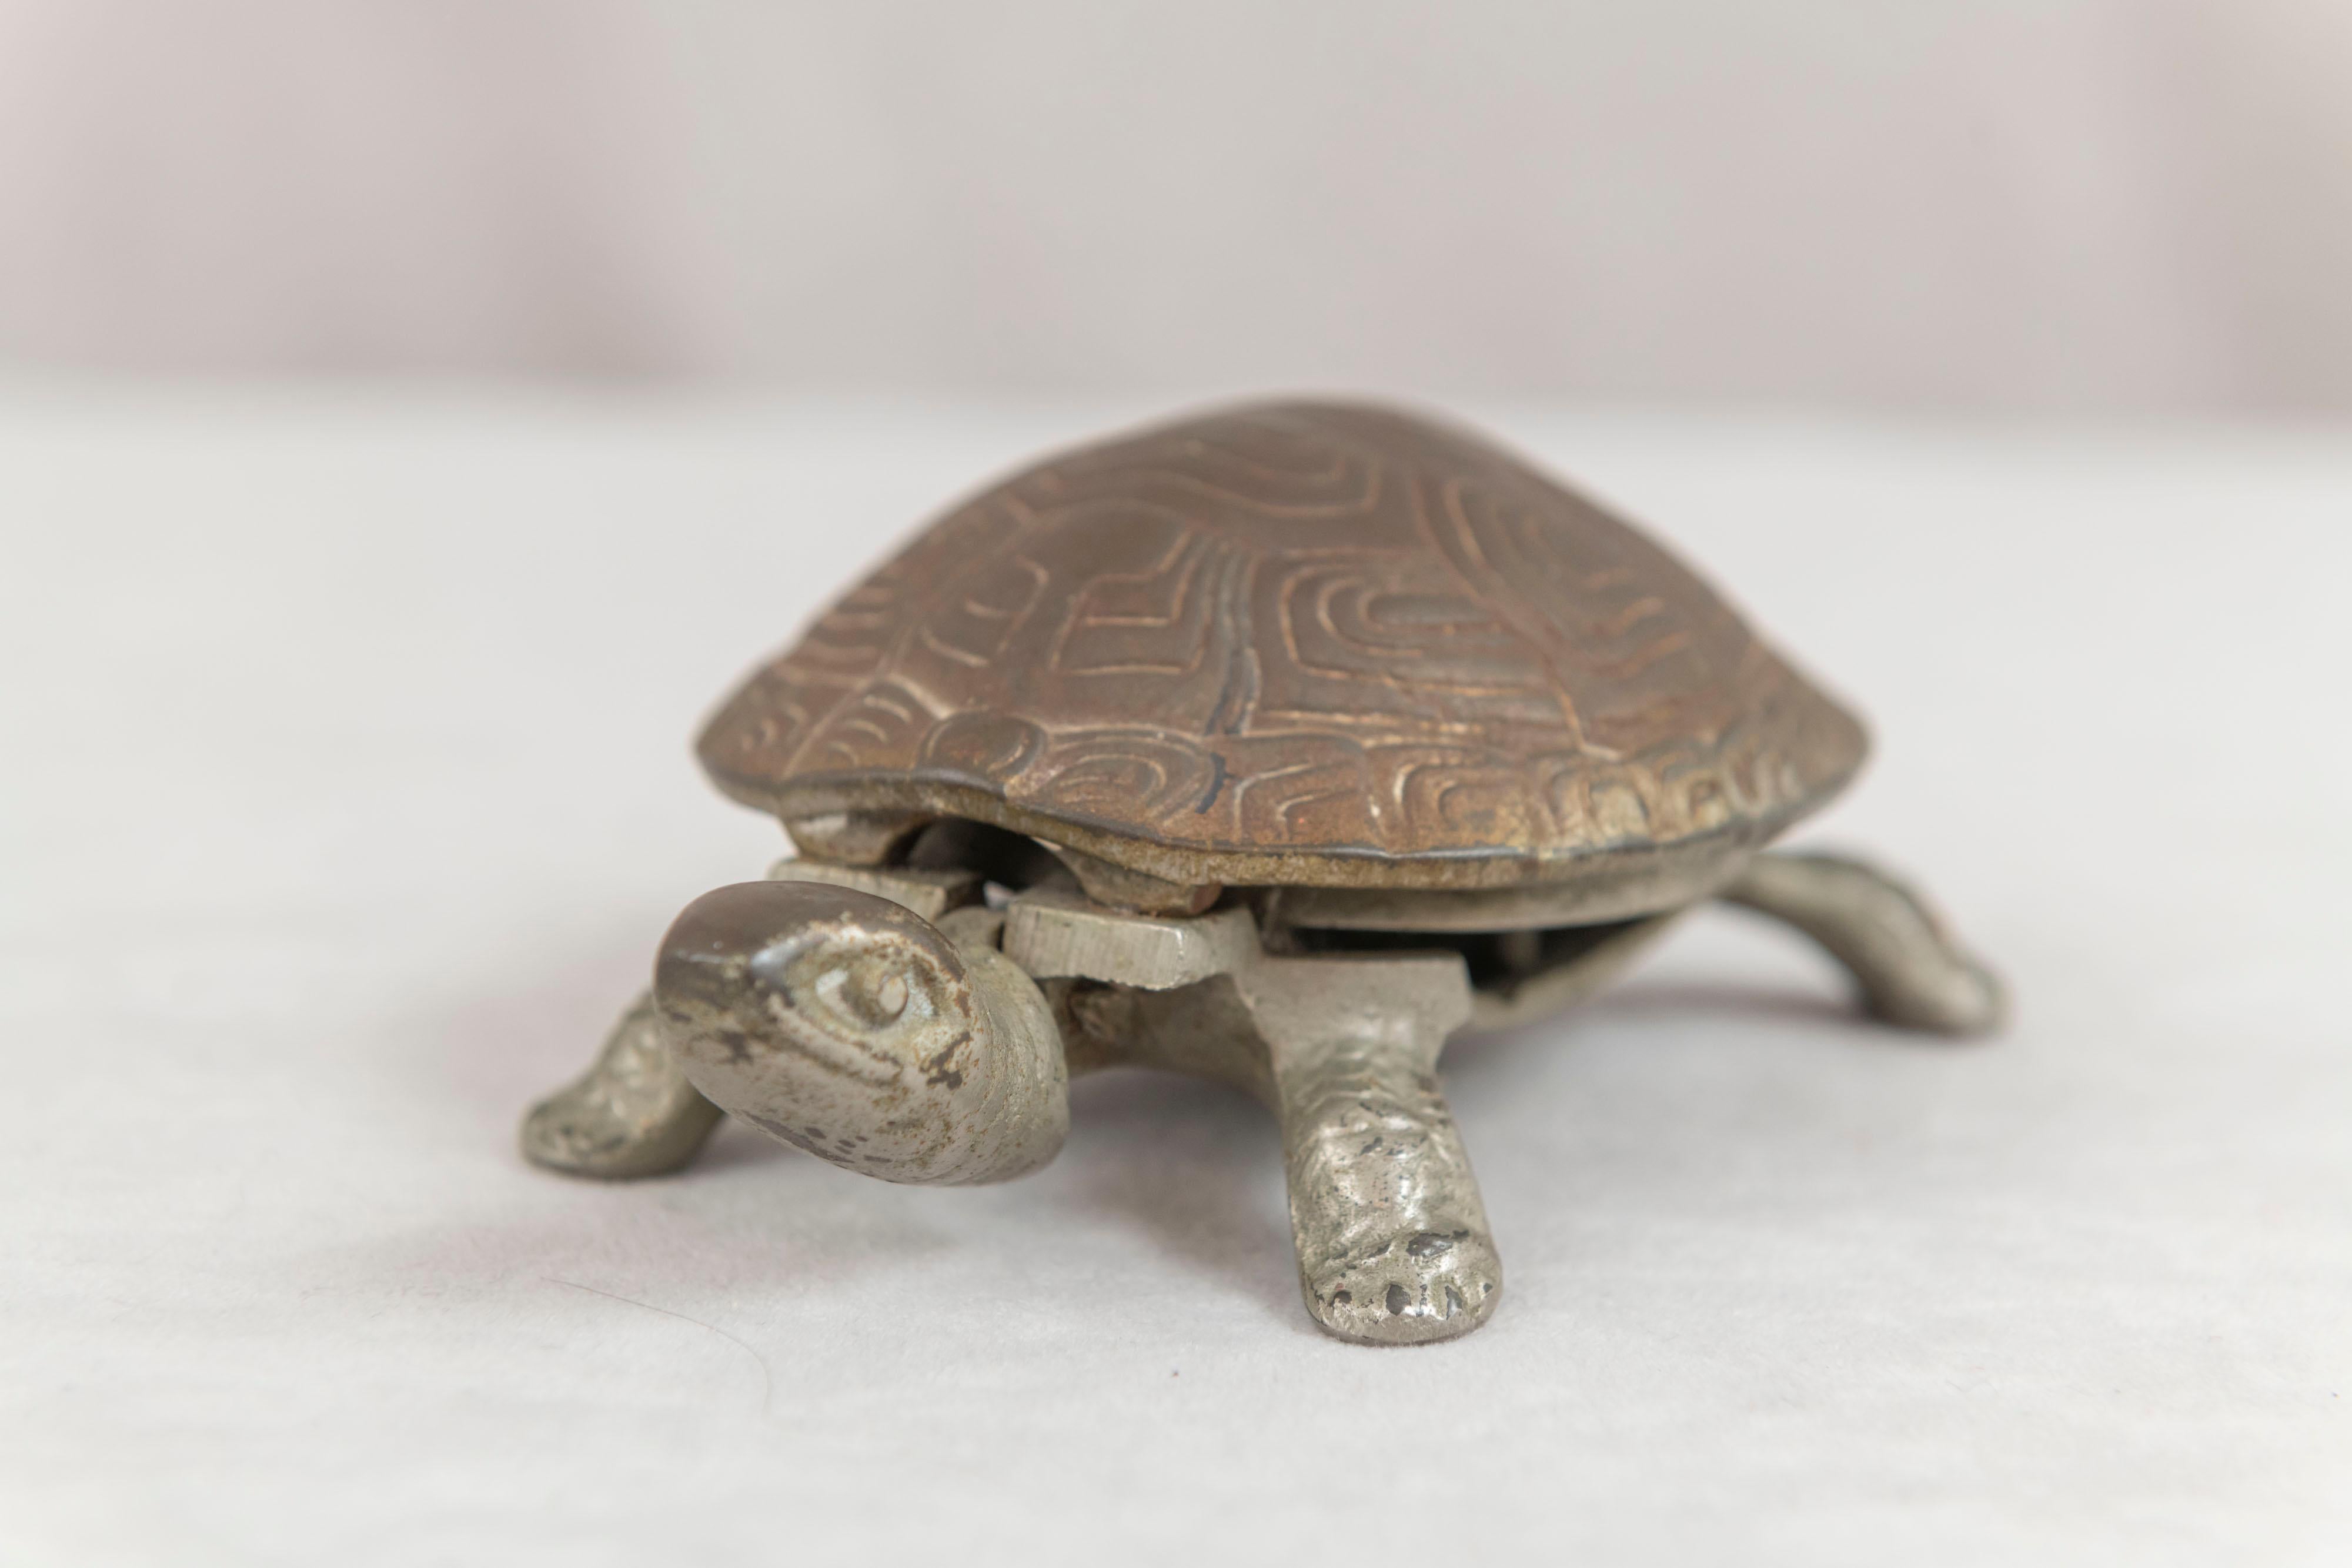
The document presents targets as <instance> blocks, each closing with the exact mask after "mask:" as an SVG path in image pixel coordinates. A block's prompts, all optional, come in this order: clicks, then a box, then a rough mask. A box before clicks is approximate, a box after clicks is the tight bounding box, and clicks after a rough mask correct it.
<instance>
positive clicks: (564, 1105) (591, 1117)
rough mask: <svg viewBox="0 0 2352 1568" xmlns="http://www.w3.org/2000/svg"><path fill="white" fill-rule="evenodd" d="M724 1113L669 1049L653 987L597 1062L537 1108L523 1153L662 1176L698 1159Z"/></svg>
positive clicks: (572, 1168)
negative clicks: (706, 1140)
mask: <svg viewBox="0 0 2352 1568" xmlns="http://www.w3.org/2000/svg"><path fill="white" fill-rule="evenodd" d="M719 1115H720V1112H719V1107H718V1106H716V1105H713V1104H712V1103H710V1102H709V1101H708V1100H706V1099H704V1098H703V1097H702V1095H701V1094H700V1093H699V1092H698V1091H697V1090H696V1089H695V1087H694V1085H693V1084H691V1083H689V1082H687V1079H686V1074H685V1073H684V1072H683V1071H680V1070H679V1068H678V1065H677V1059H676V1058H675V1057H673V1056H671V1055H670V1053H669V1051H668V1048H667V1045H666V1044H665V1043H664V1041H663V1040H662V1037H661V1020H660V1017H659V1015H658V1014H657V1013H656V1011H655V1009H654V998H653V993H651V992H650V991H648V992H647V993H646V994H645V995H644V996H641V997H639V998H637V999H636V1000H635V1002H632V1003H631V1004H630V1005H629V1010H628V1011H626V1012H625V1013H623V1014H622V1015H621V1021H620V1022H618V1023H616V1024H614V1026H613V1032H612V1033H611V1034H610V1035H608V1036H606V1037H605V1040H604V1050H603V1051H599V1052H598V1053H597V1055H596V1061H595V1064H594V1065H593V1066H592V1067H590V1068H589V1069H588V1071H586V1072H585V1073H583V1074H582V1075H581V1076H580V1077H579V1078H578V1079H577V1080H575V1081H574V1082H571V1083H569V1084H566V1085H565V1086H564V1087H563V1088H562V1089H560V1090H558V1091H557V1092H555V1093H553V1094H551V1095H550V1096H549V1097H548V1098H546V1099H545V1100H542V1101H541V1102H540V1103H538V1104H536V1105H534V1106H532V1107H531V1109H530V1115H528V1116H526V1117H524V1118H523V1124H522V1152H523V1154H524V1155H526V1156H527V1157H528V1158H529V1159H530V1161H531V1163H532V1164H534V1165H541V1166H546V1167H547V1168H548V1169H550V1170H556V1171H562V1172H563V1173H564V1174H565V1175H567V1176H601V1177H604V1178H605V1179H607V1180H614V1181H619V1180H625V1179H628V1178H631V1177H635V1176H660V1175H662V1174H664V1173H665V1172H668V1171H674V1170H677V1169H679V1168H680V1167H682V1166H686V1165H688V1164H689V1163H690V1162H691V1161H692V1160H693V1158H694V1156H695V1155H697V1154H698V1153H699V1152H700V1151H701V1149H702V1144H703V1140H704V1139H706V1138H708V1137H709V1136H710V1130H711V1129H712V1128H713V1127H716V1126H717V1125H718V1124H719Z"/></svg>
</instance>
